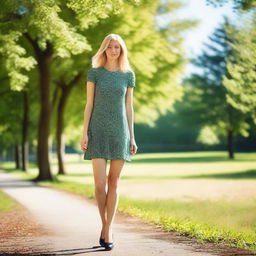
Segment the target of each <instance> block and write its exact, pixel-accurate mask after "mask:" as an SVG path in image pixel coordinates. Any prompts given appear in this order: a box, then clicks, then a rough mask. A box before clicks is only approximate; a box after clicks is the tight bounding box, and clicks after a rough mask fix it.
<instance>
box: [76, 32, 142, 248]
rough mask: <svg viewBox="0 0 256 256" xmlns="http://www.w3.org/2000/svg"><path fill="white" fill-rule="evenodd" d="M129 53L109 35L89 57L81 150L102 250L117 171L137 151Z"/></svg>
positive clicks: (109, 238) (108, 237) (107, 241)
mask: <svg viewBox="0 0 256 256" xmlns="http://www.w3.org/2000/svg"><path fill="white" fill-rule="evenodd" d="M127 55H128V54H127V48H126V45H125V43H124V41H123V39H122V38H121V37H120V36H119V35H117V34H110V35H108V36H106V37H105V38H104V40H103V42H102V44H101V46H100V48H99V50H98V52H97V53H96V54H95V55H94V56H93V58H92V68H90V69H89V70H88V74H87V102H86V107H85V111H84V130H83V136H82V140H81V149H82V150H83V151H85V153H84V159H85V160H86V159H89V160H92V166H93V174H94V183H95V197H96V200H97V203H98V208H99V212H100V217H101V221H102V229H101V234H100V239H99V242H100V245H101V246H103V247H105V249H106V250H111V249H113V247H114V243H113V233H112V224H113V220H114V217H115V213H116V209H117V205H118V199H119V195H118V191H117V188H118V181H119V177H120V173H121V170H122V168H123V166H124V162H125V161H131V155H134V154H135V153H136V152H137V145H136V142H135V137H134V129H133V121H134V111H133V88H134V87H135V74H134V72H133V70H132V69H131V67H130V64H129V61H128V57H127ZM108 159H109V160H110V168H109V173H108V176H107V177H106V167H107V160H108ZM106 179H107V185H108V186H107V187H108V189H107V192H106Z"/></svg>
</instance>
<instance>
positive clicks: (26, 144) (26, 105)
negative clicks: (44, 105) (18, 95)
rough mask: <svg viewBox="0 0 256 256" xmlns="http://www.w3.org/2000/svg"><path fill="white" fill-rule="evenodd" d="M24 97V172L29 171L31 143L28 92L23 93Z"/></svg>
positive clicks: (22, 147)
mask: <svg viewBox="0 0 256 256" xmlns="http://www.w3.org/2000/svg"><path fill="white" fill-rule="evenodd" d="M22 95H23V119H22V144H21V150H22V167H21V168H22V170H23V171H27V170H28V154H29V142H28V128H29V103H28V92H27V91H22Z"/></svg>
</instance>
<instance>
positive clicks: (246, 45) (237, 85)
mask: <svg viewBox="0 0 256 256" xmlns="http://www.w3.org/2000/svg"><path fill="white" fill-rule="evenodd" d="M246 25H248V24H246ZM227 33H228V35H229V37H231V38H232V42H231V43H230V47H231V48H232V51H233V56H234V57H233V58H229V59H228V63H227V69H228V72H229V76H224V80H223V85H224V87H225V88H226V89H227V101H228V102H229V103H230V104H231V105H232V106H233V107H234V108H236V109H238V110H239V111H241V112H242V113H244V114H245V115H249V116H250V117H251V118H252V119H253V121H254V123H255V124H256V15H254V17H253V19H252V21H251V24H250V25H249V26H243V27H241V28H234V27H229V28H227Z"/></svg>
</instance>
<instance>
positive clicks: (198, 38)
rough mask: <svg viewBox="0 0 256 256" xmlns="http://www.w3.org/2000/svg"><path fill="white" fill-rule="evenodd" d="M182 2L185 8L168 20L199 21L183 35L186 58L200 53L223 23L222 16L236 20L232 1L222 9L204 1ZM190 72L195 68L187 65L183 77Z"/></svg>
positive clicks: (191, 0) (185, 0) (188, 0)
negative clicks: (204, 44) (205, 43)
mask: <svg viewBox="0 0 256 256" xmlns="http://www.w3.org/2000/svg"><path fill="white" fill-rule="evenodd" d="M182 2H183V3H184V4H185V6H184V7H182V8H180V9H179V10H178V11H176V13H172V15H171V16H172V17H169V18H171V19H176V18H179V19H192V20H195V19H196V20H199V21H200V23H199V24H198V25H197V26H196V27H195V28H193V29H189V31H187V32H186V33H184V38H185V42H184V48H185V51H186V55H187V56H188V57H195V56H197V55H199V54H200V53H201V51H202V49H203V47H204V46H203V43H204V42H207V40H208V37H209V36H210V35H211V34H212V33H213V31H214V29H215V28H216V27H218V24H220V23H221V22H222V21H223V16H224V15H225V16H227V17H229V18H230V19H231V20H233V21H235V20H236V18H237V14H236V13H235V12H234V11H233V9H232V1H229V3H227V4H225V5H224V6H222V7H213V6H211V5H207V4H206V3H207V1H206V0H183V1H182ZM166 18H167V19H166ZM167 20H168V17H165V20H163V22H164V21H167ZM191 72H196V68H195V67H194V66H193V65H192V64H188V65H187V67H186V71H185V75H189V74H190V73H191Z"/></svg>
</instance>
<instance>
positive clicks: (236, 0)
mask: <svg viewBox="0 0 256 256" xmlns="http://www.w3.org/2000/svg"><path fill="white" fill-rule="evenodd" d="M206 2H207V3H209V4H211V5H214V6H215V7H217V6H222V5H223V4H226V3H228V2H230V0H206ZM231 2H233V6H234V8H235V9H242V10H250V9H252V8H254V7H256V2H255V0H231Z"/></svg>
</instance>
